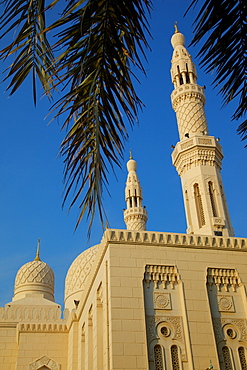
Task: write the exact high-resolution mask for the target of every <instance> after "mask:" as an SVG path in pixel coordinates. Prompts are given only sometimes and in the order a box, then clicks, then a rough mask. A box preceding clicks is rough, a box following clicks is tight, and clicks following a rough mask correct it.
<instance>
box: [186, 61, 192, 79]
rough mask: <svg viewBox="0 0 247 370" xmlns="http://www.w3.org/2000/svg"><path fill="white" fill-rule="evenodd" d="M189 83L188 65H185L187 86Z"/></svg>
mask: <svg viewBox="0 0 247 370" xmlns="http://www.w3.org/2000/svg"><path fill="white" fill-rule="evenodd" d="M190 82H191V81H190V75H189V69H188V64H187V63H186V83H187V84H189V83H190Z"/></svg>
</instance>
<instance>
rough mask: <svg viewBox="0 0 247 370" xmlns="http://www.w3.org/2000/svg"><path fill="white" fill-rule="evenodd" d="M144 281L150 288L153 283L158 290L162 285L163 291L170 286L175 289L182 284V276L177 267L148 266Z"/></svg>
mask: <svg viewBox="0 0 247 370" xmlns="http://www.w3.org/2000/svg"><path fill="white" fill-rule="evenodd" d="M144 280H145V282H146V284H147V286H148V287H149V284H150V282H151V281H153V282H154V288H155V289H158V288H159V285H160V284H161V286H162V288H163V289H166V288H167V285H168V284H169V285H170V286H171V289H174V287H175V285H176V284H178V283H179V282H180V276H179V274H178V270H177V267H176V266H163V265H146V267H145V274H144Z"/></svg>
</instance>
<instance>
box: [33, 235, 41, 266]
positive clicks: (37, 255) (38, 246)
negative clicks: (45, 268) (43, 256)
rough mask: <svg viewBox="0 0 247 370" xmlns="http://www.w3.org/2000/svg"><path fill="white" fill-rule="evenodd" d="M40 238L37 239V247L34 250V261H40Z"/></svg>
mask: <svg viewBox="0 0 247 370" xmlns="http://www.w3.org/2000/svg"><path fill="white" fill-rule="evenodd" d="M39 254H40V238H38V245H37V250H36V256H35V258H34V261H40V257H39Z"/></svg>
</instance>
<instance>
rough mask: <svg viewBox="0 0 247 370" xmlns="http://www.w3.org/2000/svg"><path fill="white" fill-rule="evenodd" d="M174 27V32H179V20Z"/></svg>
mask: <svg viewBox="0 0 247 370" xmlns="http://www.w3.org/2000/svg"><path fill="white" fill-rule="evenodd" d="M174 28H175V32H174V33H178V32H179V31H178V22H177V21H176V22H175V23H174Z"/></svg>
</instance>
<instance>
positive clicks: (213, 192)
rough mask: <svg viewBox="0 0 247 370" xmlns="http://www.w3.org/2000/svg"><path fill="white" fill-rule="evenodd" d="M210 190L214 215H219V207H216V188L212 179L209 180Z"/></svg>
mask: <svg viewBox="0 0 247 370" xmlns="http://www.w3.org/2000/svg"><path fill="white" fill-rule="evenodd" d="M208 190H209V196H210V202H211V207H212V212H213V216H214V217H218V212H217V208H216V199H215V190H214V187H213V183H212V181H209V183H208Z"/></svg>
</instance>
